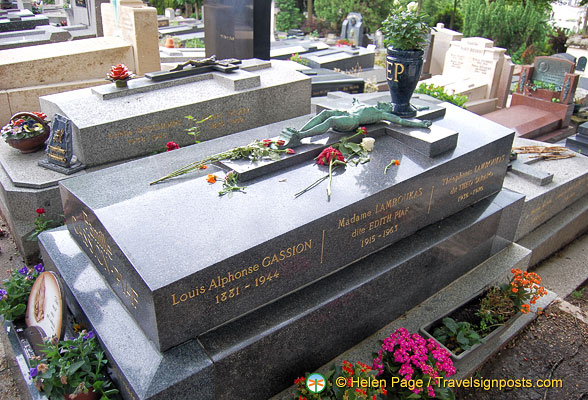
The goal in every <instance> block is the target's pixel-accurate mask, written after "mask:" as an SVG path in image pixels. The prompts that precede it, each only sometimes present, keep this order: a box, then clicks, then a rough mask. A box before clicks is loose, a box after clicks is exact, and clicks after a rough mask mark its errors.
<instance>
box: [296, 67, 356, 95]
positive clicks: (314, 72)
mask: <svg viewBox="0 0 588 400" xmlns="http://www.w3.org/2000/svg"><path fill="white" fill-rule="evenodd" d="M300 72H302V73H303V74H305V75H307V76H310V78H311V80H312V81H311V82H312V83H311V85H312V97H318V96H326V95H327V93H329V92H338V91H340V92H345V93H350V94H355V93H363V91H364V88H365V81H364V80H363V78H359V77H356V76H352V75H348V74H343V73H341V72H336V71H333V70H330V69H326V68H312V69H308V70H302V71H300Z"/></svg>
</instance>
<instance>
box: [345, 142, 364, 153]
mask: <svg viewBox="0 0 588 400" xmlns="http://www.w3.org/2000/svg"><path fill="white" fill-rule="evenodd" d="M347 147H348V148H350V149H351V150H353V152H354V153H359V152H360V151H363V147H361V146H360V145H359V144H357V143H353V142H349V143H347Z"/></svg>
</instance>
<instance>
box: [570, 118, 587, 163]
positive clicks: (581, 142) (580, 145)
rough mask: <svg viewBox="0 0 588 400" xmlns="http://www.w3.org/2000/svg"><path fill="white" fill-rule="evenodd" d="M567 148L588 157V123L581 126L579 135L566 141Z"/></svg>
mask: <svg viewBox="0 0 588 400" xmlns="http://www.w3.org/2000/svg"><path fill="white" fill-rule="evenodd" d="M566 147H567V148H569V149H572V150H574V151H576V152H578V153H582V154H584V155H588V122H584V123H583V124H580V126H578V131H577V134H576V135H574V136H570V137H569V138H567V139H566Z"/></svg>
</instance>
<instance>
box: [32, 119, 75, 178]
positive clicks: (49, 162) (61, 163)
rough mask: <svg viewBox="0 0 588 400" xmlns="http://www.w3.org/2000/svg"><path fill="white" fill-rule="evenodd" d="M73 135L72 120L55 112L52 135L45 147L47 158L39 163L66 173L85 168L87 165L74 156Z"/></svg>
mask: <svg viewBox="0 0 588 400" xmlns="http://www.w3.org/2000/svg"><path fill="white" fill-rule="evenodd" d="M72 135H73V132H72V122H71V120H70V119H69V118H66V117H64V116H63V115H60V114H55V115H54V116H53V122H52V123H51V136H50V137H49V142H48V144H47V148H46V149H45V153H46V154H47V159H45V160H40V161H39V165H40V166H41V167H44V168H47V169H51V170H53V171H57V172H60V173H62V174H66V175H70V174H73V173H74V172H78V171H80V170H82V169H84V168H85V166H84V165H83V164H82V163H80V162H79V161H77V159H76V158H75V157H74V154H73V142H72Z"/></svg>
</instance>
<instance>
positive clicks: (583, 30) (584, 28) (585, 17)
mask: <svg viewBox="0 0 588 400" xmlns="http://www.w3.org/2000/svg"><path fill="white" fill-rule="evenodd" d="M587 23H588V7H586V14H585V15H584V24H583V25H582V33H584V35H585V34H586V31H588V29H586V24H587Z"/></svg>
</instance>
